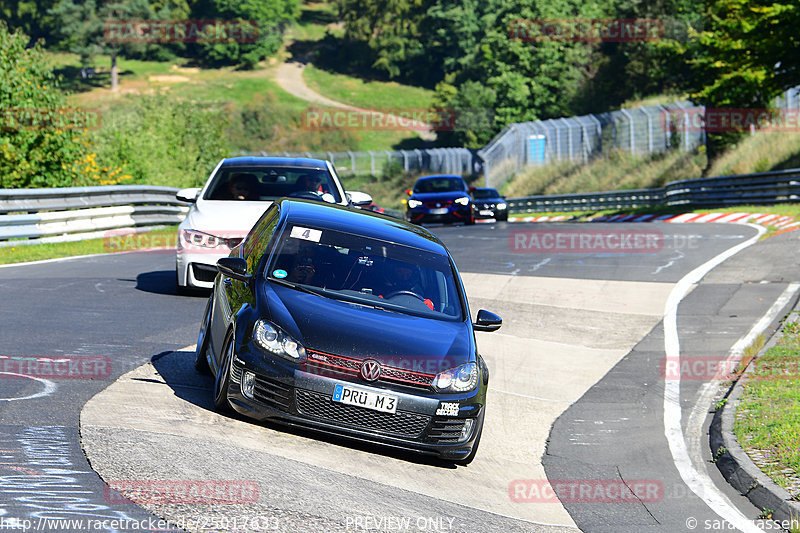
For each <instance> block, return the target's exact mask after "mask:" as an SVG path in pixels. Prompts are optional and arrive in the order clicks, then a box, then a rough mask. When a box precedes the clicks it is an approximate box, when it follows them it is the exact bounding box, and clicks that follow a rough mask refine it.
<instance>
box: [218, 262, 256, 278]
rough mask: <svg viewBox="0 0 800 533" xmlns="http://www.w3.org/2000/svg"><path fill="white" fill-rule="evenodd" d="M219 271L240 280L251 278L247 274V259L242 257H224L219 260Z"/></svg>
mask: <svg viewBox="0 0 800 533" xmlns="http://www.w3.org/2000/svg"><path fill="white" fill-rule="evenodd" d="M217 271H218V272H219V273H220V274H222V275H223V276H228V277H230V278H233V279H238V280H239V281H244V282H249V281H250V278H251V276H250V275H248V274H247V261H245V260H244V259H242V258H241V257H223V258H222V259H220V260H219V261H217Z"/></svg>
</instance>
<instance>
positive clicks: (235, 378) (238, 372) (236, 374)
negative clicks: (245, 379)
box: [231, 365, 243, 385]
mask: <svg viewBox="0 0 800 533" xmlns="http://www.w3.org/2000/svg"><path fill="white" fill-rule="evenodd" d="M242 372H243V370H242V367H240V366H237V365H231V381H232V382H233V383H236V384H237V385H240V384H241V383H242Z"/></svg>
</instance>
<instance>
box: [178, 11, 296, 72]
mask: <svg viewBox="0 0 800 533" xmlns="http://www.w3.org/2000/svg"><path fill="white" fill-rule="evenodd" d="M299 12H300V7H299V0H198V1H197V2H196V3H195V4H194V6H193V8H192V16H193V17H195V18H198V19H216V20H239V21H243V22H252V23H254V24H255V26H256V27H257V35H258V36H257V38H256V39H255V40H254V42H246V40H244V39H236V38H233V37H231V38H229V39H228V41H227V42H222V43H197V44H195V45H193V47H191V49H192V50H193V54H194V55H195V57H197V58H198V59H200V60H201V61H203V62H204V63H206V64H209V65H220V64H241V65H242V66H244V67H246V68H252V67H254V66H255V65H256V64H257V63H258V62H259V61H261V60H262V59H264V58H265V57H267V56H269V55H272V54H274V53H275V52H276V51H278V48H280V46H281V44H282V42H283V31H284V28H285V26H286V25H287V24H288V23H290V22H291V21H294V20H296V19H297V16H298V14H299Z"/></svg>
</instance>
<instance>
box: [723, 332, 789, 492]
mask: <svg viewBox="0 0 800 533" xmlns="http://www.w3.org/2000/svg"><path fill="white" fill-rule="evenodd" d="M745 379H746V381H745V382H744V384H743V390H742V395H741V398H740V401H739V407H738V410H737V412H736V422H735V424H734V433H735V435H736V438H737V439H738V440H739V443H740V444H741V446H742V448H744V450H745V451H746V452H747V453H748V455H750V457H751V458H752V459H753V460H754V462H755V463H756V464H757V465H758V466H759V467H760V468H761V470H763V471H764V472H765V473H766V474H767V475H768V476H770V477H771V478H772V479H773V480H774V481H775V482H776V483H777V484H778V485H780V486H782V487H784V488H785V489H787V490H788V491H789V492H790V493H791V494H792V496H793V497H794V499H796V500H797V499H800V474H799V473H800V386H798V385H800V322H788V323H786V324H784V328H783V336H782V337H781V338H780V339H779V340H778V342H777V344H776V345H775V346H774V347H772V348H770V349H769V350H767V352H766V353H765V354H764V355H762V356H761V357H758V358H757V359H755V360H754V362H753V370H752V372H751V373H750V374H749V375H748V377H747V378H745Z"/></svg>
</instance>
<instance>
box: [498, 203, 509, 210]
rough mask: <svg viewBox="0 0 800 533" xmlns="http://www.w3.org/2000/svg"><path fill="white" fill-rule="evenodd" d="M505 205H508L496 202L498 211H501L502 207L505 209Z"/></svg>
mask: <svg viewBox="0 0 800 533" xmlns="http://www.w3.org/2000/svg"><path fill="white" fill-rule="evenodd" d="M506 207H508V206H507V205H506V204H497V210H498V211H502V210H503V209H505V208H506Z"/></svg>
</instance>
